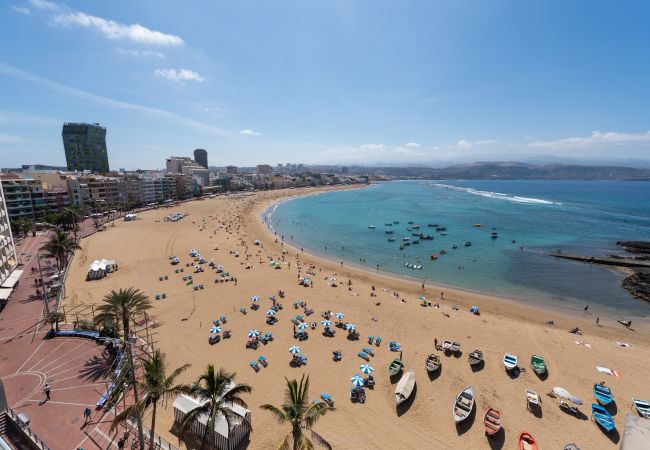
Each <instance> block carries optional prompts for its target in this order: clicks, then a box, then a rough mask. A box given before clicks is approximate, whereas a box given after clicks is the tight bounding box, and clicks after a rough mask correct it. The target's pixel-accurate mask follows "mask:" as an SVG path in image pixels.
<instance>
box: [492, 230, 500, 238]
mask: <svg viewBox="0 0 650 450" xmlns="http://www.w3.org/2000/svg"><path fill="white" fill-rule="evenodd" d="M490 237H491V238H492V239H496V238H498V237H499V234H498V233H497V232H496V231H493V232H492V233H490Z"/></svg>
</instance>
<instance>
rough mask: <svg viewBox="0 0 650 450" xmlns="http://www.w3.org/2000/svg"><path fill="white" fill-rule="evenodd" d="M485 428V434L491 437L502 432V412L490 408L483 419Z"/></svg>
mask: <svg viewBox="0 0 650 450" xmlns="http://www.w3.org/2000/svg"><path fill="white" fill-rule="evenodd" d="M483 427H484V428H485V434H486V435H487V436H488V437H490V436H494V435H495V434H497V433H498V432H499V430H501V411H499V410H498V409H494V408H488V410H487V412H486V413H485V417H484V418H483Z"/></svg>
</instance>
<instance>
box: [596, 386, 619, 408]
mask: <svg viewBox="0 0 650 450" xmlns="http://www.w3.org/2000/svg"><path fill="white" fill-rule="evenodd" d="M594 397H596V400H598V403H599V404H601V405H609V404H610V403H612V400H614V398H613V397H612V390H611V389H610V388H609V387H607V386H605V384H604V383H602V384H594Z"/></svg>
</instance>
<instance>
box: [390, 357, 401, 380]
mask: <svg viewBox="0 0 650 450" xmlns="http://www.w3.org/2000/svg"><path fill="white" fill-rule="evenodd" d="M403 369H404V363H403V362H402V360H401V359H399V358H395V359H394V360H393V361H392V362H391V363H390V365H389V366H388V375H390V376H391V377H393V376H395V375H397V374H398V373H400V372H401V371H402V370H403Z"/></svg>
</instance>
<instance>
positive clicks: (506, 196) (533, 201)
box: [431, 183, 562, 205]
mask: <svg viewBox="0 0 650 450" xmlns="http://www.w3.org/2000/svg"><path fill="white" fill-rule="evenodd" d="M431 186H433V187H439V188H443V189H450V190H452V191H459V192H467V193H468V194H472V195H478V196H481V197H487V198H494V199H497V200H505V201H508V202H513V203H529V204H538V205H561V204H562V203H560V202H554V201H551V200H544V199H541V198H530V197H521V196H519V195H511V194H504V193H502V192H490V191H479V190H477V189H473V188H466V187H461V186H453V185H450V184H441V183H433V184H431Z"/></svg>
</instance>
